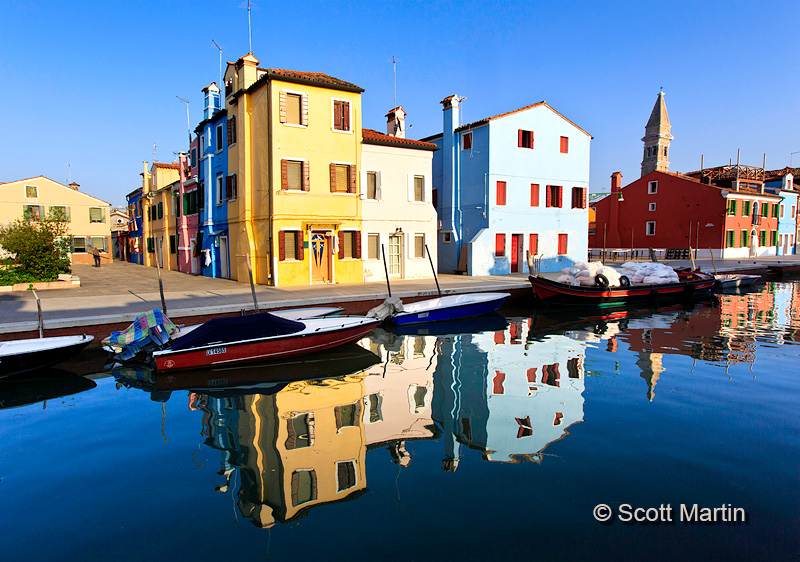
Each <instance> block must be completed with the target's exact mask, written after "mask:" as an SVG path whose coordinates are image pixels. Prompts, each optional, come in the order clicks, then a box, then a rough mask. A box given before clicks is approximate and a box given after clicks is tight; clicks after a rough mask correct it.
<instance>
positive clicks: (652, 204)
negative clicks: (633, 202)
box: [648, 203, 656, 211]
mask: <svg viewBox="0 0 800 562" xmlns="http://www.w3.org/2000/svg"><path fill="white" fill-rule="evenodd" d="M648 208H649V210H651V211H655V210H656V204H655V203H650V206H649V207H648Z"/></svg>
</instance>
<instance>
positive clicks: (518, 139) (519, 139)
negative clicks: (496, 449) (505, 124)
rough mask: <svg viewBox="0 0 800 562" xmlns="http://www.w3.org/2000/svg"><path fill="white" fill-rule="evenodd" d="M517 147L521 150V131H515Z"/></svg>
mask: <svg viewBox="0 0 800 562" xmlns="http://www.w3.org/2000/svg"><path fill="white" fill-rule="evenodd" d="M517 146H518V147H520V148H522V129H517Z"/></svg>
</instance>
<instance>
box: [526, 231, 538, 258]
mask: <svg viewBox="0 0 800 562" xmlns="http://www.w3.org/2000/svg"><path fill="white" fill-rule="evenodd" d="M528 251H529V252H530V253H531V255H532V256H535V255H537V254H538V253H539V235H538V234H531V235H530V236H529V237H528Z"/></svg>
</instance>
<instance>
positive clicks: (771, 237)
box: [769, 230, 778, 246]
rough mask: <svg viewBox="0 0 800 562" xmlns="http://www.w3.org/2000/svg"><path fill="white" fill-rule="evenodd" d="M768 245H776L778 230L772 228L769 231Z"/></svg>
mask: <svg viewBox="0 0 800 562" xmlns="http://www.w3.org/2000/svg"><path fill="white" fill-rule="evenodd" d="M769 245H770V246H777V245H778V231H777V230H772V231H770V233H769Z"/></svg>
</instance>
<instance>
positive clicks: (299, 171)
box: [281, 160, 305, 191]
mask: <svg viewBox="0 0 800 562" xmlns="http://www.w3.org/2000/svg"><path fill="white" fill-rule="evenodd" d="M303 164H304V162H302V161H300V160H281V189H288V190H290V191H304V190H305V189H304V186H303Z"/></svg>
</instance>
